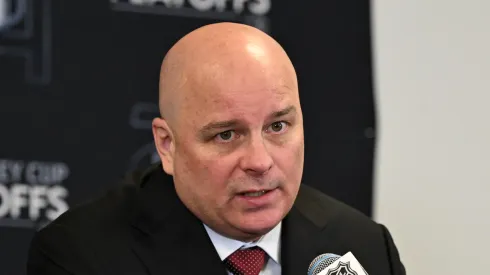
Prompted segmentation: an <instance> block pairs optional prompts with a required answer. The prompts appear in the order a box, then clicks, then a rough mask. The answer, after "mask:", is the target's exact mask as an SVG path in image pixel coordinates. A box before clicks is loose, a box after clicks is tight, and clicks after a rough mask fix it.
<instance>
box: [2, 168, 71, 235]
mask: <svg viewBox="0 0 490 275" xmlns="http://www.w3.org/2000/svg"><path fill="white" fill-rule="evenodd" d="M69 175H70V170H69V168H68V165H66V164H65V163H63V162H43V161H34V160H33V161H22V160H9V159H0V227H23V228H41V227H44V226H45V225H46V224H48V223H49V222H51V221H53V220H54V219H56V218H57V217H58V216H59V215H61V214H62V213H63V212H65V211H66V210H68V204H67V202H66V198H67V197H68V190H67V189H66V188H65V187H64V186H63V182H64V181H65V180H66V179H67V178H68V176H69Z"/></svg>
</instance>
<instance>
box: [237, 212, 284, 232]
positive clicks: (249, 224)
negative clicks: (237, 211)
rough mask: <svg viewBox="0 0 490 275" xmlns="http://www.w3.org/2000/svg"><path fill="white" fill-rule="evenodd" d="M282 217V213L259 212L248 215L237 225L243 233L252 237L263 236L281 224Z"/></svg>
mask: <svg viewBox="0 0 490 275" xmlns="http://www.w3.org/2000/svg"><path fill="white" fill-rule="evenodd" d="M283 217H284V212H283V211H278V210H275V211H270V210H269V211H260V212H259V213H249V214H246V215H245V217H243V219H242V220H241V222H240V223H239V227H240V228H241V230H242V231H243V232H247V233H249V234H253V235H264V234H266V233H267V232H269V231H270V230H272V229H273V228H274V227H275V226H276V225H278V224H279V222H281V220H282V219H283Z"/></svg>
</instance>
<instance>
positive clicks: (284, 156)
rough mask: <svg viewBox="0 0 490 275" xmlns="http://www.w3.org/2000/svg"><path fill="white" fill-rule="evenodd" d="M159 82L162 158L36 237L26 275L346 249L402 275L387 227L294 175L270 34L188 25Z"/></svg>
mask: <svg viewBox="0 0 490 275" xmlns="http://www.w3.org/2000/svg"><path fill="white" fill-rule="evenodd" d="M159 89H160V94H159V106H160V111H161V117H159V118H155V119H154V120H153V124H152V126H153V136H154V140H155V146H156V149H157V151H158V154H159V156H160V159H161V162H159V163H158V164H156V165H154V166H152V167H149V168H148V169H147V170H146V171H145V172H144V173H138V172H134V173H131V174H130V175H129V176H128V177H127V178H126V179H124V182H125V183H129V184H123V185H122V186H121V187H120V188H118V189H115V190H112V191H110V192H109V193H107V194H106V195H104V196H102V197H101V198H98V199H96V200H94V201H92V202H89V203H86V204H83V205H80V206H77V207H74V208H72V209H71V210H69V211H67V212H66V213H64V214H63V215H62V216H60V217H59V218H58V219H56V220H55V221H53V222H52V223H51V224H50V225H48V226H47V227H45V228H44V229H43V230H41V231H40V232H39V233H37V234H36V235H35V237H34V239H33V241H32V245H31V249H30V251H29V260H28V263H27V272H28V275H48V274H49V275H62V274H63V275H68V274H71V275H82V274H83V275H85V274H94V275H95V274H107V275H109V274H110V275H113V274H118V275H124V274H128V275H129V274H135V275H136V274H151V275H157V274H158V275H163V274H169V275H170V274H184V275H186V274H189V275H191V274H223V275H226V274H244V275H258V274H262V275H263V274H269V275H278V274H290V275H296V274H306V273H307V270H308V267H309V265H310V263H311V261H312V260H313V259H314V258H315V257H316V256H318V255H320V254H323V253H335V254H338V255H343V254H345V253H347V252H349V251H350V252H352V253H353V254H354V256H355V257H356V258H357V259H358V260H359V261H360V263H361V264H362V265H363V267H364V268H365V270H366V271H367V272H368V273H369V274H372V275H388V274H395V275H402V274H405V269H404V267H403V264H402V263H401V261H400V258H399V255H398V251H397V249H396V247H395V244H394V242H393V240H392V238H391V236H390V233H389V232H388V230H387V229H386V227H384V226H383V225H380V224H378V223H375V222H373V221H372V220H370V219H369V218H368V217H366V216H364V215H362V214H361V213H359V212H357V211H355V210H354V209H352V208H350V207H348V206H346V205H344V204H342V203H340V202H338V201H335V200H334V199H332V198H330V197H328V196H327V195H325V194H322V193H320V192H318V191H316V190H314V189H312V188H310V187H307V186H306V185H303V184H301V178H302V173H303V159H304V136H303V116H302V111H301V105H300V98H299V92H298V83H297V79H296V73H295V70H294V67H293V65H292V64H291V61H290V59H289V58H288V56H287V54H286V53H285V52H284V50H283V49H282V47H281V46H280V45H279V44H278V43H277V42H276V41H274V40H273V39H272V38H271V37H269V36H268V35H266V34H265V33H263V32H261V31H259V30H257V29H255V28H252V27H249V26H245V25H240V24H234V23H219V24H211V25H207V26H204V27H201V28H199V29H197V30H195V31H193V32H191V33H189V34H188V35H186V36H185V37H183V38H182V39H181V40H179V41H178V42H177V43H176V44H175V45H174V46H173V47H172V48H171V49H170V50H169V52H168V53H167V55H166V56H165V58H164V61H163V63H162V67H161V74H160V86H159Z"/></svg>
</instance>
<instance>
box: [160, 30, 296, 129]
mask: <svg viewBox="0 0 490 275" xmlns="http://www.w3.org/2000/svg"><path fill="white" fill-rule="evenodd" d="M249 62H262V63H264V64H265V66H267V63H278V62H279V63H281V65H280V66H281V67H282V68H283V69H285V71H286V72H287V76H285V77H287V78H291V79H293V81H294V84H293V85H295V86H297V79H296V72H295V70H294V67H293V65H292V63H291V60H290V59H289V57H288V56H287V54H286V52H285V51H284V49H283V48H282V47H281V46H280V45H279V43H277V42H276V41H275V40H274V39H272V38H271V37H270V36H269V35H267V34H266V33H264V32H262V31H260V30H258V29H256V28H253V27H251V26H247V25H243V24H238V23H216V24H210V25H206V26H203V27H201V28H198V29H196V30H194V31H192V32H190V33H189V34H187V35H186V36H184V37H183V38H181V39H180V40H179V41H178V42H177V43H176V44H175V45H174V46H173V47H172V48H171V49H170V50H169V51H168V53H167V54H166V56H165V58H164V60H163V62H162V65H161V70H160V83H159V108H160V114H161V116H162V117H163V118H164V119H165V120H166V122H167V123H168V124H169V126H170V127H172V126H174V125H175V123H176V118H177V117H178V116H179V115H178V113H179V110H181V109H182V108H183V105H184V104H183V103H184V101H185V100H186V98H188V97H191V96H192V94H191V93H192V92H194V93H195V92H199V91H196V90H199V89H196V87H199V86H200V85H201V84H203V83H207V82H209V81H210V80H213V79H216V78H217V77H220V76H222V75H223V74H224V73H240V72H239V71H237V68H236V64H248V63H249ZM276 66H277V65H276ZM192 87H194V89H193V88H192Z"/></svg>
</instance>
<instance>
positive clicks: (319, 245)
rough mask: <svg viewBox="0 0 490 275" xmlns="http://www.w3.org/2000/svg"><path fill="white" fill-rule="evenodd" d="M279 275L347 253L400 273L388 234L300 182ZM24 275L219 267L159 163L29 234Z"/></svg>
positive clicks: (220, 270) (383, 271) (170, 273)
mask: <svg viewBox="0 0 490 275" xmlns="http://www.w3.org/2000/svg"><path fill="white" fill-rule="evenodd" d="M281 235H282V236H281V265H282V274H285V275H299V274H306V273H307V270H308V266H309V264H310V262H311V261H312V260H313V259H314V258H315V257H316V256H318V255H319V254H322V253H335V254H338V255H343V254H345V253H347V252H349V251H351V252H352V253H353V254H354V256H355V257H356V258H357V259H358V260H359V262H360V263H361V264H362V265H363V267H364V268H365V269H366V271H367V272H368V273H369V274H370V275H388V274H393V275H402V274H405V269H404V267H403V265H402V263H401V261H400V258H399V255H398V251H397V249H396V247H395V245H394V243H393V240H392V238H391V236H390V234H389V233H388V230H387V229H386V228H385V227H384V226H383V225H380V224H377V223H375V222H373V221H371V220H370V219H369V218H368V217H366V216H364V215H363V214H361V213H360V212H358V211H356V210H354V209H352V208H350V207H348V206H346V205H344V204H343V203H340V202H338V201H336V200H334V199H332V198H330V197H328V196H326V195H324V194H322V193H320V192H318V191H315V190H314V189H312V188H310V187H307V186H306V185H302V186H301V188H300V191H299V194H298V197H297V199H296V202H295V204H294V206H293V208H292V210H291V211H290V213H289V214H288V215H287V217H286V218H285V219H284V221H283V226H282V234H281ZM27 274H28V275H68V274H73V275H89V274H90V275H102V274H104V275H116V274H117V275H126V274H127V275H129V274H131V275H143V274H148V275H150V274H151V275H163V274H165V275H174V274H182V275H191V274H192V275H194V274H222V275H226V272H225V268H224V266H223V264H222V262H221V260H220V258H219V256H218V254H217V252H216V250H215V249H214V246H213V244H212V242H211V240H210V239H209V237H208V235H207V232H206V230H205V229H204V227H203V224H202V223H201V221H200V220H198V219H197V218H196V217H195V216H194V215H193V214H192V213H191V212H190V211H188V209H187V208H186V207H185V206H184V205H183V204H182V203H181V201H180V200H179V198H178V197H177V195H176V192H175V189H174V186H173V183H172V179H171V177H169V176H167V175H166V174H165V173H164V172H163V170H162V169H161V166H160V165H159V166H155V167H154V168H152V169H151V170H150V171H147V172H146V173H144V174H138V173H133V174H131V175H130V177H128V178H126V179H125V180H124V184H123V186H121V187H119V188H115V189H113V190H112V191H110V192H109V193H107V194H106V195H104V196H102V197H101V198H99V199H96V200H94V201H91V202H89V203H86V204H83V205H80V206H77V207H73V208H71V209H70V210H68V211H67V212H65V213H64V214H63V215H61V216H60V217H59V218H58V219H56V220H55V221H53V222H52V223H51V224H49V225H48V226H46V227H45V228H44V229H42V230H40V231H39V232H38V233H37V234H35V236H34V238H33V240H32V243H31V247H30V250H29V255H28V262H27Z"/></svg>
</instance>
